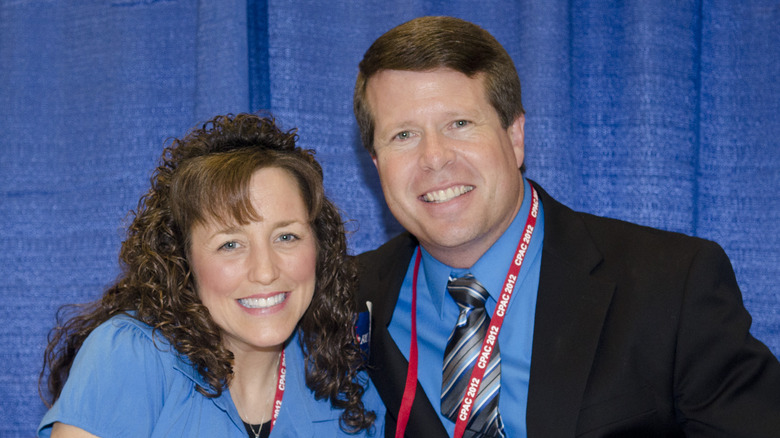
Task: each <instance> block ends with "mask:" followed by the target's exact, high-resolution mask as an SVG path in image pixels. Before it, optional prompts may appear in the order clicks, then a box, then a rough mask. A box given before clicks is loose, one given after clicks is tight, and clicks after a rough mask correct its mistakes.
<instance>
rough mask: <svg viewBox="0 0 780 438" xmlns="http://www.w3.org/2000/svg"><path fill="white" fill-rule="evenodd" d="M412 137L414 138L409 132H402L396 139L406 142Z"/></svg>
mask: <svg viewBox="0 0 780 438" xmlns="http://www.w3.org/2000/svg"><path fill="white" fill-rule="evenodd" d="M411 136H412V133H411V132H409V131H402V132H399V133H398V134H396V135H395V138H397V139H399V140H406V139H408V138H409V137H411Z"/></svg>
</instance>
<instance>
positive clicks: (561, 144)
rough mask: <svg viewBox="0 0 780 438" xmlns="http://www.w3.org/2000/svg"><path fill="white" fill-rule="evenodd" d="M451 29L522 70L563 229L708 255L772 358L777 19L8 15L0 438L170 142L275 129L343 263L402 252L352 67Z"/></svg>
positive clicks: (74, 8)
mask: <svg viewBox="0 0 780 438" xmlns="http://www.w3.org/2000/svg"><path fill="white" fill-rule="evenodd" d="M432 14H433V15H454V16H458V17H462V18H464V19H468V20H470V21H473V22H475V23H477V24H479V25H481V26H483V27H485V28H486V29H488V30H489V31H490V32H491V33H493V34H494V35H495V36H496V37H497V39H498V40H499V41H500V42H501V43H502V44H504V46H505V47H506V48H507V50H508V51H509V52H510V54H511V55H512V57H513V58H514V60H515V62H516V65H517V68H518V72H519V73H520V77H521V80H522V83H523V90H524V104H525V106H526V110H527V122H526V163H527V167H528V176H529V177H531V178H533V179H535V180H536V181H538V182H539V183H541V184H542V185H543V186H544V187H545V188H546V189H547V190H548V191H549V192H550V193H551V194H552V195H553V196H555V197H557V198H558V199H559V200H561V201H563V202H565V203H567V204H568V205H570V206H572V207H573V208H575V209H579V210H584V211H589V212H593V213H596V214H601V215H606V216H611V217H617V218H621V219H627V220H630V221H634V222H638V223H641V224H645V225H650V226H654V227H659V228H664V229H669V230H674V231H681V232H684V233H687V234H692V235H697V236H702V237H705V238H709V239H713V240H715V241H717V242H719V243H720V244H721V245H723V246H724V248H725V249H726V251H727V252H728V254H729V255H730V257H731V259H732V262H733V264H734V267H735V270H736V273H737V279H738V281H739V283H740V286H741V288H742V291H743V294H744V298H745V302H746V305H747V306H748V309H749V310H750V311H751V313H752V315H753V316H754V325H753V333H754V334H755V335H756V336H757V337H758V338H759V339H761V340H763V341H764V342H765V343H767V345H769V346H770V348H772V350H773V351H774V352H775V354H778V355H780V314H779V313H780V310H778V309H780V297H779V296H778V293H777V289H778V286H780V237H779V236H780V194H779V193H778V191H779V190H780V140H778V138H779V137H780V117H779V116H778V112H779V111H780V77H779V76H780V73H778V72H780V61H779V60H780V44H778V43H780V30H778V26H777V25H776V24H777V23H778V22H780V3H779V2H777V1H769V0H751V1H746V2H729V1H719V0H718V1H715V0H700V1H687V2H685V1H680V2H666V1H636V2H608V1H577V0H569V1H563V0H550V1H538V0H524V1H519V2H515V1H505V0H504V1H485V2H472V1H465V0H456V1H443V0H436V1H429V0H426V1H422V0H406V1H396V2H380V1H376V0H369V1H360V2H352V1H348V0H340V1H334V2H315V1H271V0H268V1H266V0H263V1H260V0H222V1H218V0H200V1H194V0H191V1H177V0H104V1H97V0H86V1H78V2H76V1H71V2H56V1H50V0H17V1H7V2H2V3H0V122H2V133H3V135H2V136H1V137H0V249H1V250H0V279H2V281H0V364H2V366H0V393H2V394H4V397H2V399H0V436H30V435H32V433H33V432H32V431H33V430H34V429H35V427H36V425H37V423H38V421H39V420H40V418H41V416H42V415H43V412H44V410H45V409H44V407H43V405H42V403H41V402H40V401H39V400H38V396H37V389H36V385H37V378H38V371H39V368H40V364H41V361H42V352H43V348H44V347H45V343H46V333H47V332H48V330H49V329H50V328H51V327H52V325H53V323H54V320H53V318H54V312H55V311H56V309H57V308H58V307H59V306H60V305H61V304H64V303H72V302H85V301H89V300H92V299H94V298H95V297H97V296H99V295H100V293H101V292H102V290H103V287H104V286H105V285H106V284H108V283H109V282H110V281H111V280H113V279H114V278H115V277H116V275H117V274H118V268H117V263H116V257H117V250H118V248H119V244H120V241H121V236H122V227H123V225H124V224H125V223H126V217H127V212H128V211H129V210H130V209H133V208H135V206H136V203H137V201H138V198H139V197H140V195H141V194H142V193H143V192H144V190H145V189H146V187H147V185H148V178H149V176H150V171H151V169H152V168H153V167H154V165H155V163H156V160H157V158H158V157H159V153H160V151H161V149H162V147H163V142H164V141H165V139H166V138H169V137H171V136H180V135H182V134H183V133H184V132H185V131H186V130H187V129H189V128H191V127H192V126H194V125H195V124H196V123H198V122H202V121H205V120H206V119H208V118H210V117H212V116H214V115H216V114H222V113H227V112H234V113H235V112H241V111H257V110H260V109H270V110H271V111H272V112H273V113H274V115H275V116H276V117H277V119H278V121H279V122H280V124H281V125H282V126H283V127H286V128H292V127H299V134H300V143H301V145H303V146H305V147H309V148H313V149H315V150H316V151H317V157H318V159H319V160H320V161H321V162H322V164H323V167H324V170H325V183H326V187H327V190H328V193H329V195H330V196H331V197H332V198H333V199H334V200H335V201H336V203H337V204H338V205H339V207H340V208H341V209H342V211H343V213H344V216H345V218H346V219H348V220H350V223H349V225H348V228H349V229H350V236H349V239H350V248H351V251H353V252H360V251H363V250H367V249H370V248H374V247H376V246H377V245H379V244H380V243H381V242H382V241H384V240H385V239H386V238H387V237H389V236H391V235H393V234H395V233H396V232H398V231H399V230H400V227H399V226H398V224H397V222H396V221H395V220H394V219H393V218H392V216H391V215H390V214H389V212H388V211H387V209H386V208H385V207H384V201H383V199H382V196H381V191H380V188H379V184H378V181H377V180H376V176H375V172H374V169H373V164H372V163H371V161H370V159H369V157H368V156H366V153H365V152H364V151H363V150H362V146H361V145H360V144H359V136H358V132H357V128H356V126H355V123H354V120H353V116H352V110H351V105H352V103H351V96H352V87H353V84H354V78H355V75H356V72H357V63H358V62H359V60H360V58H361V56H362V54H363V52H364V51H365V50H366V48H367V47H368V46H369V45H370V43H371V42H372V41H373V40H374V39H375V38H376V37H378V36H379V35H381V34H382V33H383V32H385V31H386V30H388V29H390V28H391V27H393V26H395V25H396V24H399V23H401V22H403V21H406V20H408V19H411V18H414V17H417V16H420V15H432Z"/></svg>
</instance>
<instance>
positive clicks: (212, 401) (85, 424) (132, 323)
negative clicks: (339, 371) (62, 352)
mask: <svg viewBox="0 0 780 438" xmlns="http://www.w3.org/2000/svg"><path fill="white" fill-rule="evenodd" d="M285 363H286V365H287V373H286V382H285V383H286V388H285V391H284V398H283V399H282V408H281V410H280V411H279V418H278V419H277V421H276V425H275V426H274V429H273V436H274V437H276V436H280V437H284V436H289V437H301V436H317V437H337V436H354V435H347V434H346V433H344V432H343V431H341V429H340V428H339V416H340V415H341V412H342V411H340V410H337V409H333V408H331V406H330V402H328V401H323V400H320V401H315V400H314V396H313V394H312V393H311V391H310V390H309V389H308V388H307V387H306V382H305V372H304V359H303V353H302V352H301V349H300V346H299V345H298V342H297V337H295V338H293V339H292V340H291V342H290V343H289V345H288V346H287V348H286V349H285ZM196 385H200V386H202V387H206V388H207V387H208V386H207V385H206V383H205V381H204V380H203V378H202V376H201V375H200V374H199V373H198V371H197V369H195V367H193V366H192V364H190V363H189V362H185V361H183V360H181V358H180V357H179V356H177V355H176V353H175V350H173V349H172V348H171V347H170V344H168V342H167V341H166V340H165V338H162V337H160V336H156V337H154V336H153V334H152V329H151V327H149V326H148V325H146V324H144V323H142V322H139V321H137V320H135V319H133V318H131V317H129V316H126V315H119V316H116V317H114V318H112V319H111V320H109V321H107V322H105V323H103V324H102V325H100V326H99V327H98V328H96V329H95V330H94V331H93V332H92V333H91V334H90V335H89V337H88V338H87V340H86V341H85V342H84V345H83V347H82V348H81V350H80V351H79V353H78V355H77V356H76V359H75V361H74V363H73V367H72V368H71V373H70V376H69V378H68V381H67V383H66V384H65V387H64V388H63V391H62V394H61V397H60V399H59V400H57V402H56V403H55V404H54V406H53V407H52V409H51V410H49V412H47V414H46V415H45V416H44V418H43V420H42V422H41V425H40V426H39V431H38V436H39V437H48V436H50V434H51V425H52V424H53V423H54V422H55V421H59V422H62V423H66V424H70V425H73V426H76V427H79V428H81V429H84V430H86V431H87V432H89V433H91V434H93V435H97V436H103V437H107V436H128V437H142V436H143V437H171V436H192V437H215V436H220V437H236V438H244V437H246V430H245V428H244V424H243V422H242V421H241V417H239V415H238V411H237V410H236V407H235V405H234V404H233V401H232V399H231V397H230V392H229V391H227V390H226V391H224V392H223V393H222V395H221V396H220V397H218V398H207V397H205V396H203V395H202V394H200V393H199V392H197V391H196ZM364 402H365V404H366V406H367V407H370V408H371V409H375V410H377V413H378V414H381V415H382V417H384V414H383V413H384V409H383V408H382V406H381V401H379V395H378V394H377V393H376V390H374V389H373V387H370V388H369V390H368V391H367V392H366V396H365V397H364ZM376 426H377V430H378V431H379V432H380V433H378V434H375V436H381V431H382V420H381V419H380V420H379V421H378V422H377V424H376ZM358 436H368V434H365V433H363V434H360V435H358Z"/></svg>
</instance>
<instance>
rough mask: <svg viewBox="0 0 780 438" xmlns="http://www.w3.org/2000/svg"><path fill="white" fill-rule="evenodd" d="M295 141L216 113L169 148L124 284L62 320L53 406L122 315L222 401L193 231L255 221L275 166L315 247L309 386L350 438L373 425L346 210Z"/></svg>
mask: <svg viewBox="0 0 780 438" xmlns="http://www.w3.org/2000/svg"><path fill="white" fill-rule="evenodd" d="M296 140H297V135H296V131H295V130H291V131H287V132H283V131H281V130H280V129H279V128H278V127H277V126H276V123H275V121H274V120H273V118H271V117H270V116H258V115H253V114H238V115H235V116H233V115H225V116H217V117H215V118H214V119H212V120H210V121H208V122H206V123H205V124H204V125H203V126H202V127H201V128H199V129H194V130H192V131H190V132H189V133H188V134H187V135H186V136H185V137H184V138H182V139H176V140H173V141H172V143H171V144H170V146H168V147H166V148H165V150H164V151H163V155H162V158H161V162H160V165H159V166H158V167H157V168H156V170H155V172H154V174H153V175H152V178H151V188H150V190H149V191H148V192H147V193H146V194H145V195H144V196H143V197H142V198H141V200H140V201H139V203H138V208H137V211H136V212H135V213H134V215H133V220H132V223H131V224H130V226H129V227H128V230H127V237H126V239H125V241H124V242H123V243H122V248H121V250H120V254H119V259H120V265H121V268H122V274H121V276H120V278H119V279H118V280H117V281H116V282H115V283H114V284H113V285H112V286H110V287H109V288H108V289H107V290H106V292H105V293H104V294H103V296H102V298H101V299H99V300H97V301H95V302H93V303H89V304H86V305H71V306H65V307H63V308H62V309H60V312H58V315H57V326H56V327H55V328H54V329H53V330H52V331H51V333H50V335H49V344H48V347H47V348H46V352H45V355H44V367H43V371H42V372H41V385H40V386H41V394H42V397H43V398H44V401H45V402H46V403H47V405H49V406H51V404H53V403H54V401H56V400H57V398H58V397H59V395H60V392H61V391H62V387H63V385H64V384H65V381H66V380H67V379H68V375H69V372H70V367H71V365H72V363H73V360H74V358H75V356H76V353H77V352H78V350H79V348H81V345H82V344H83V342H84V340H85V339H86V337H87V336H88V335H89V334H90V333H91V332H92V330H94V329H95V328H96V327H97V326H99V325H100V324H102V323H103V322H105V321H107V320H108V319H110V318H111V317H113V316H114V315H118V314H123V313H125V314H130V315H131V316H133V317H134V318H136V319H138V320H140V321H143V322H144V323H146V324H148V325H150V326H151V327H153V328H154V330H155V332H156V333H159V334H160V335H162V336H163V337H165V339H167V340H168V341H169V342H170V344H171V345H173V346H174V348H175V349H176V351H177V352H178V353H179V354H180V355H181V356H183V357H186V358H187V359H189V361H190V362H192V364H193V365H195V366H196V367H197V369H198V371H199V372H200V374H201V375H202V376H203V377H204V380H205V382H206V383H207V384H208V386H209V387H208V388H202V387H198V391H199V392H201V393H202V394H203V395H205V396H207V397H218V396H219V395H221V394H222V391H223V390H224V389H225V388H226V387H227V385H228V383H229V382H230V379H231V373H232V362H233V354H232V353H231V352H230V351H229V350H227V349H226V348H225V346H224V344H223V342H222V334H221V330H220V328H219V327H218V326H217V325H216V323H215V322H214V320H213V319H212V318H211V316H210V314H209V311H208V309H207V308H206V307H205V306H204V305H203V304H202V303H201V301H200V299H199V297H198V293H197V291H196V289H195V282H194V278H193V275H192V272H191V269H190V266H189V263H188V261H187V253H188V248H189V235H190V232H191V230H192V227H193V226H194V225H196V224H198V223H202V222H203V221H205V220H209V219H218V220H223V221H225V220H231V219H232V220H236V221H238V222H239V223H248V222H249V221H250V220H254V219H256V213H255V212H254V209H253V208H252V205H251V200H250V198H249V192H248V186H249V180H250V179H251V176H252V175H253V174H254V172H255V171H256V170H258V169H260V168H264V167H278V168H281V169H284V170H286V171H287V172H289V173H290V174H291V175H292V176H293V177H294V179H295V180H296V181H297V182H298V185H299V188H300V191H301V194H302V197H303V200H304V203H305V204H306V206H307V208H308V211H309V218H310V221H311V226H312V228H313V230H314V232H315V235H316V238H317V272H316V276H317V281H316V286H315V291H314V296H313V298H312V301H311V304H310V306H309V308H308V309H307V310H306V312H305V313H304V315H303V317H302V318H301V320H300V322H299V324H298V331H299V338H300V341H301V348H302V349H303V352H304V355H305V357H306V384H307V386H308V387H309V388H310V389H312V391H314V395H315V397H316V398H317V399H318V400H321V399H328V400H329V401H330V403H331V404H332V406H333V407H335V408H337V409H343V411H344V412H343V413H342V414H341V426H342V428H343V429H344V430H345V431H348V432H355V431H359V430H362V429H367V428H369V427H370V426H371V424H372V423H373V421H374V419H375V414H374V413H373V412H368V411H366V410H365V409H364V406H363V402H362V395H363V392H364V384H365V383H366V382H365V381H361V379H360V376H359V374H358V370H359V369H360V367H361V366H362V356H361V352H360V350H359V347H358V346H357V343H356V339H355V335H354V326H353V324H354V312H355V305H354V300H353V297H352V292H353V290H354V287H355V281H356V271H355V266H354V263H353V262H352V260H351V258H349V257H348V256H347V243H346V237H345V233H344V225H343V222H342V219H341V217H340V215H339V212H338V210H337V208H336V207H335V206H334V205H333V204H332V203H331V202H330V201H329V200H328V199H327V198H326V197H325V194H324V188H323V183H322V178H323V175H322V168H321V167H320V165H319V164H318V163H317V161H316V160H315V159H314V156H313V152H312V151H308V150H304V149H301V148H299V147H296V146H295V142H296ZM74 312H75V314H74ZM70 315H73V316H72V317H70V318H68V316H70ZM63 321H64V322H63ZM47 369H48V371H49V372H48V374H47ZM44 381H46V385H47V388H46V389H47V390H48V394H49V395H50V396H49V397H48V398H47V397H45V396H43V393H44V391H43V388H42V387H43V385H44V383H43V382H44Z"/></svg>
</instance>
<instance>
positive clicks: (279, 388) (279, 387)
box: [268, 350, 287, 433]
mask: <svg viewBox="0 0 780 438" xmlns="http://www.w3.org/2000/svg"><path fill="white" fill-rule="evenodd" d="M286 377H287V364H286V363H285V362H284V350H282V352H281V354H280V356H279V369H278V370H277V375H276V394H275V395H274V412H273V414H272V415H271V427H270V428H269V430H268V433H271V431H272V430H274V425H275V424H276V419H277V418H279V411H280V410H281V409H282V397H284V387H285V379H286Z"/></svg>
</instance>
